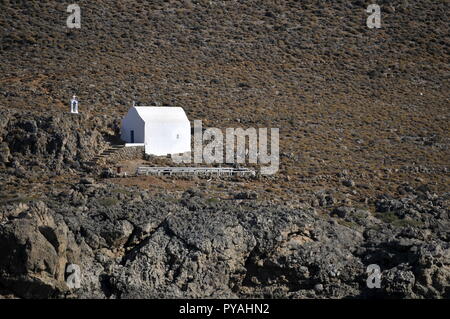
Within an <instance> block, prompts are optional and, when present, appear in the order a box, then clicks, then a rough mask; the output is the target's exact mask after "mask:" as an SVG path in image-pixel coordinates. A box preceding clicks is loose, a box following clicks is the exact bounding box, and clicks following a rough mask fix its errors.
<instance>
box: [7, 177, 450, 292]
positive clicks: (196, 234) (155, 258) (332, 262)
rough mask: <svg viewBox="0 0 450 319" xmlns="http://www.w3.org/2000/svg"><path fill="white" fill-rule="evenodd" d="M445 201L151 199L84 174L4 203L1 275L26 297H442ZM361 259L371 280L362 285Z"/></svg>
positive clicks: (447, 267)
mask: <svg viewBox="0 0 450 319" xmlns="http://www.w3.org/2000/svg"><path fill="white" fill-rule="evenodd" d="M448 200H449V196H448V194H447V195H445V196H444V197H435V198H433V199H429V198H427V195H426V194H423V193H420V192H418V193H417V196H416V195H413V194H411V195H410V196H405V198H403V199H401V200H400V201H387V200H380V205H381V206H380V207H383V208H380V209H379V212H378V213H379V214H381V216H379V217H371V214H370V213H368V212H367V211H361V210H359V211H358V210H353V211H352V210H348V211H347V213H346V214H340V216H338V215H335V214H334V213H333V211H330V214H329V215H323V214H320V213H318V212H317V211H315V210H314V209H313V208H309V209H308V208H303V209H300V208H295V207H289V206H287V205H270V204H267V203H266V204H264V203H257V202H255V201H253V200H237V201H233V202H230V201H218V202H217V201H210V200H208V198H206V197H205V194H202V193H200V192H198V191H189V192H186V193H184V194H183V196H182V198H180V199H175V198H173V197H171V196H161V197H159V198H157V199H156V198H152V197H151V196H149V195H148V193H146V192H142V191H139V190H137V189H123V188H117V186H112V185H109V186H108V185H102V184H95V183H92V181H90V180H87V181H82V182H81V183H79V184H74V185H73V187H72V189H71V190H70V191H68V192H66V191H63V192H60V193H58V192H55V193H54V195H53V196H50V197H49V198H48V199H47V200H46V201H45V202H37V203H32V204H23V203H20V204H10V205H8V206H3V207H2V211H1V212H2V215H1V216H2V219H1V220H0V256H1V257H2V258H1V262H0V285H1V286H2V287H3V288H4V289H6V290H7V291H8V292H10V293H12V294H14V295H16V296H20V297H33V298H45V297H70V298H89V297H95V298H155V297H158V298H169V297H170V298H176V297H186V298H190V297H197V298H204V297H219V298H220V297H250V298H255V297H257V298H258V297H287V298H305V297H307V298H318V297H320V298H323V297H328V298H343V297H357V298H359V297H371V296H382V297H386V298H389V297H395V298H404V297H407V298H420V297H422V298H448V297H450V295H449V293H450V291H449V287H450V246H449V243H448V230H449V229H450V228H449V219H448V218H449V216H448V210H446V209H445V206H443V205H444V202H445V203H448ZM430 201H431V202H430ZM399 203H403V204H399ZM425 207H426V209H425ZM386 214H393V215H395V216H397V215H402V214H404V215H406V216H408V218H410V220H411V222H410V223H409V224H408V223H407V224H402V225H400V224H392V223H391V222H389V223H387V222H384V221H383V218H386V216H385V215H386ZM389 216H390V215H389ZM427 220H433V225H430V224H428V223H427ZM68 264H77V265H79V266H80V267H81V288H79V289H72V290H71V289H69V288H68V286H67V284H66V280H65V274H64V273H65V267H67V265H68ZM370 264H377V265H379V267H380V269H381V271H382V277H381V288H380V289H374V290H371V289H369V288H368V287H367V284H366V280H367V276H368V274H367V273H366V268H367V266H368V265H370Z"/></svg>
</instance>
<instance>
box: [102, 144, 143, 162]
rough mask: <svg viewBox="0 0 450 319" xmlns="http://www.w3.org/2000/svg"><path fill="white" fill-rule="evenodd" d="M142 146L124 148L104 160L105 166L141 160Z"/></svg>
mask: <svg viewBox="0 0 450 319" xmlns="http://www.w3.org/2000/svg"><path fill="white" fill-rule="evenodd" d="M143 157H144V146H131V147H124V148H121V149H119V150H117V151H116V152H115V153H113V154H111V155H110V156H108V157H107V158H106V163H107V164H115V163H118V162H121V161H126V160H134V159H143Z"/></svg>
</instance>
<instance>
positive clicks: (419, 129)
mask: <svg viewBox="0 0 450 319" xmlns="http://www.w3.org/2000/svg"><path fill="white" fill-rule="evenodd" d="M370 2H371V1H362V0H359V1H332V2H327V1H311V0H309V1H286V2H285V1H259V0H254V1H194V0H192V1H189V0H186V1H138V0H132V1H114V2H112V1H82V0H80V1H78V2H77V3H78V4H79V5H80V6H81V9H82V28H81V29H80V30H69V29H67V28H66V26H65V21H66V18H67V16H68V13H66V7H67V5H68V4H69V3H68V2H67V3H66V2H56V1H39V2H34V1H8V0H5V1H3V3H2V5H1V9H2V10H1V11H0V17H1V19H0V20H1V26H0V36H1V44H0V56H1V60H2V63H1V64H0V72H1V79H0V107H1V108H9V109H28V110H33V111H35V112H46V113H60V112H65V111H66V110H67V109H68V99H69V98H70V96H71V95H72V94H73V93H76V94H78V95H79V97H80V100H81V101H80V107H81V111H82V112H85V113H90V114H91V115H92V116H107V117H111V118H112V117H115V118H120V117H121V116H123V114H124V113H125V112H126V110H127V109H128V107H129V106H130V104H131V102H132V101H133V100H136V101H138V102H141V103H144V104H150V103H154V102H159V103H161V104H163V105H175V106H182V107H184V108H185V110H186V111H187V113H188V116H189V118H190V120H194V119H201V120H203V122H204V126H215V127H220V128H225V127H239V126H242V127H279V128H280V137H281V152H282V154H281V167H280V172H279V174H278V175H277V176H276V177H275V178H270V179H267V180H265V181H262V182H260V183H255V184H254V185H255V187H256V185H260V184H261V183H262V184H263V186H261V189H260V190H261V192H262V193H265V194H266V195H265V196H268V197H269V198H270V197H274V195H275V194H276V195H277V196H276V197H279V198H281V199H292V198H293V196H297V195H298V194H302V193H304V192H305V191H316V190H320V189H333V190H337V191H341V192H343V193H347V195H346V198H347V200H350V201H352V200H353V201H361V200H364V199H365V198H366V197H372V196H374V195H377V194H382V193H396V192H397V188H398V186H399V185H402V184H403V183H409V184H410V185H412V186H418V185H421V184H428V185H429V187H430V188H431V189H432V190H435V191H438V192H442V191H448V185H449V184H450V178H449V174H448V165H449V159H450V156H449V150H448V145H449V138H450V136H449V129H448V116H449V100H448V99H449V96H448V92H449V85H448V84H449V83H448V74H449V73H448V72H449V64H448V61H449V60H448V59H449V38H448V31H449V30H448V21H447V12H448V2H446V1H407V2H406V1H378V2H379V4H380V5H381V6H382V28H381V29H372V30H371V29H369V28H367V26H366V18H367V16H368V14H367V13H366V12H365V9H366V7H367V5H368V4H369V3H370ZM343 179H352V180H354V181H355V183H356V190H353V191H352V192H349V189H348V187H346V186H343V185H342V180H343ZM218 183H220V182H218ZM249 185H251V184H249ZM267 190H269V191H267Z"/></svg>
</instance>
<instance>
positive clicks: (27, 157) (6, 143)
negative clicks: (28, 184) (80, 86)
mask: <svg viewBox="0 0 450 319" xmlns="http://www.w3.org/2000/svg"><path fill="white" fill-rule="evenodd" d="M1 118H2V122H1V123H0V164H7V163H8V164H9V166H11V165H12V166H14V167H15V168H16V169H19V170H21V171H24V170H27V169H29V168H30V166H33V165H34V166H38V167H39V168H40V169H43V170H45V169H50V170H61V169H62V168H67V167H72V168H80V164H82V163H83V162H85V161H88V160H89V159H90V158H92V157H94V156H95V155H97V154H98V153H100V152H101V150H102V149H103V148H104V147H105V145H106V140H105V136H107V135H108V134H114V133H113V132H112V126H114V124H112V121H111V122H108V120H107V119H106V118H96V119H95V120H93V119H92V118H90V116H89V115H83V114H78V115H73V114H69V113H61V112H59V113H54V114H52V115H36V114H34V113H25V112H2V114H1ZM108 124H109V125H110V126H111V128H108ZM115 128H116V127H115ZM108 130H109V131H108Z"/></svg>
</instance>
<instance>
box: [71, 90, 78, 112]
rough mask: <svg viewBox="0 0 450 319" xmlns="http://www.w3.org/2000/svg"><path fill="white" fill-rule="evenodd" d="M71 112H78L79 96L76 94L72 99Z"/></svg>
mask: <svg viewBox="0 0 450 319" xmlns="http://www.w3.org/2000/svg"><path fill="white" fill-rule="evenodd" d="M70 113H72V114H78V98H77V96H76V95H74V96H73V97H72V99H71V100H70Z"/></svg>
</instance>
